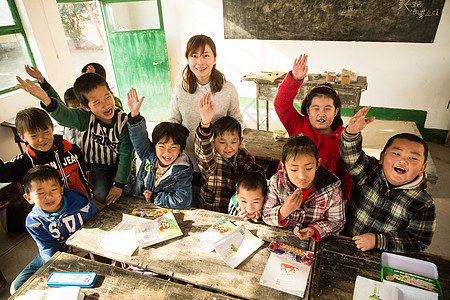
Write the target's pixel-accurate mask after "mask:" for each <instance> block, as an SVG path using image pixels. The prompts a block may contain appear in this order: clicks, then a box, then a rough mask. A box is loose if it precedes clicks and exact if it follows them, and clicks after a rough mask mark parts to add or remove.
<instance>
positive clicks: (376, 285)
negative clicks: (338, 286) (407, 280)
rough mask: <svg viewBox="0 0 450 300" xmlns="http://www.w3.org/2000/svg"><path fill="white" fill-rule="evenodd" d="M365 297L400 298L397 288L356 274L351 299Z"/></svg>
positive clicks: (389, 299)
mask: <svg viewBox="0 0 450 300" xmlns="http://www.w3.org/2000/svg"><path fill="white" fill-rule="evenodd" d="M369 297H373V298H369ZM376 297H378V298H376ZM367 299H383V300H397V299H401V298H400V297H399V290H398V289H397V288H396V287H394V286H390V285H386V284H384V282H379V281H376V280H372V279H369V278H366V277H363V276H357V277H356V281H355V289H354V291H353V300H367Z"/></svg>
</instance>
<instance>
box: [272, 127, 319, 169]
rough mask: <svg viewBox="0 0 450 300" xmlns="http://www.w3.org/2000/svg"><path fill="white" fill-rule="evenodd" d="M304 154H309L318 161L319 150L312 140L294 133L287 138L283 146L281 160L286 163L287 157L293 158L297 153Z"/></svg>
mask: <svg viewBox="0 0 450 300" xmlns="http://www.w3.org/2000/svg"><path fill="white" fill-rule="evenodd" d="M301 154H306V155H311V156H313V157H314V158H315V159H316V162H317V163H318V162H319V152H318V151H317V145H316V143H314V141H313V140H312V139H311V138H310V137H309V136H306V135H302V134H296V135H293V136H291V137H289V139H288V140H287V142H286V144H284V146H283V152H282V154H281V162H282V163H283V165H285V164H286V161H287V160H288V159H295V158H296V157H297V155H301Z"/></svg>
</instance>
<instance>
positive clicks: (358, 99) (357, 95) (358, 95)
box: [353, 91, 361, 115]
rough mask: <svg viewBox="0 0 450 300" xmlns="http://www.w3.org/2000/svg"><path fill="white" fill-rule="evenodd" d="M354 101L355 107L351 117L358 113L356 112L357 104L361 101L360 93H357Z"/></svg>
mask: <svg viewBox="0 0 450 300" xmlns="http://www.w3.org/2000/svg"><path fill="white" fill-rule="evenodd" d="M355 100H356V103H355V105H356V107H355V109H354V110H353V115H355V114H356V113H357V112H358V110H359V102H360V101H361V91H359V92H358V93H357V94H356V99H355Z"/></svg>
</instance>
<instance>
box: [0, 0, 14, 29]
mask: <svg viewBox="0 0 450 300" xmlns="http://www.w3.org/2000/svg"><path fill="white" fill-rule="evenodd" d="M8 25H14V19H13V17H12V15H11V11H10V9H9V6H8V2H6V0H0V26H8Z"/></svg>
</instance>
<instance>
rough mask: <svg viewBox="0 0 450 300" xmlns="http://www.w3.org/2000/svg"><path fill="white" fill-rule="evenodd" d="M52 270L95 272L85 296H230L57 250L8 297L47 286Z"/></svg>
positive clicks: (111, 298) (116, 298) (107, 298)
mask: <svg viewBox="0 0 450 300" xmlns="http://www.w3.org/2000/svg"><path fill="white" fill-rule="evenodd" d="M52 272H95V273H97V280H96V282H95V284H94V286H93V287H92V288H82V289H81V291H82V292H83V293H84V294H85V298H84V299H85V300H89V299H91V300H94V299H95V300H97V299H105V300H122V299H139V300H142V299H149V296H150V295H151V298H152V299H218V300H219V299H220V300H225V299H234V298H232V297H227V296H225V295H220V294H216V293H211V292H208V291H205V290H200V289H197V288H193V287H188V286H185V285H181V284H178V283H174V282H171V281H168V280H164V279H160V278H156V277H152V276H147V275H143V274H139V273H135V272H132V271H128V270H124V269H121V268H118V267H113V266H111V265H107V264H103V263H99V262H95V261H91V260H87V259H84V258H81V257H79V256H76V255H72V254H67V253H64V252H57V253H56V254H55V255H53V257H52V258H51V259H50V260H49V261H48V262H47V263H46V264H45V265H44V266H42V267H41V268H40V269H39V270H38V271H37V272H36V273H35V274H34V275H33V276H32V277H31V278H30V279H29V280H28V281H27V282H25V283H24V284H23V285H22V286H21V287H20V288H19V289H18V290H17V291H16V293H15V294H14V295H13V296H11V299H13V298H15V297H17V296H19V295H24V294H26V292H27V291H29V290H45V289H51V288H49V287H47V286H46V281H47V278H48V277H49V276H50V274H51V273H52Z"/></svg>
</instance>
